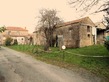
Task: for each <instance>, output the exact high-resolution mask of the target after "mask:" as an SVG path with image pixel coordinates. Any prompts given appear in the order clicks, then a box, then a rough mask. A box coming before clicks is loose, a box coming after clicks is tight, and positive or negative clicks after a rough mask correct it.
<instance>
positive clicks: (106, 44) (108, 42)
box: [104, 40, 109, 51]
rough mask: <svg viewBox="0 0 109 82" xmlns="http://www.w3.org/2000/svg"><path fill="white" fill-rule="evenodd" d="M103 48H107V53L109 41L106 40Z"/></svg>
mask: <svg viewBox="0 0 109 82" xmlns="http://www.w3.org/2000/svg"><path fill="white" fill-rule="evenodd" d="M104 46H105V47H106V48H107V50H108V51H109V40H106V41H105V42H104Z"/></svg>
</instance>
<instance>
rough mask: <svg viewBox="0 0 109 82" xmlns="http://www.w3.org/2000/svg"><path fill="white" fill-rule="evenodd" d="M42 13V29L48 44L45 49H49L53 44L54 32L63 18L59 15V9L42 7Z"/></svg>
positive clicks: (40, 21)
mask: <svg viewBox="0 0 109 82" xmlns="http://www.w3.org/2000/svg"><path fill="white" fill-rule="evenodd" d="M39 13H40V20H39V23H40V26H41V28H40V30H42V31H43V32H44V34H45V38H46V45H45V48H44V50H48V49H49V47H50V46H53V32H54V31H55V29H56V25H57V24H59V23H61V22H62V21H61V19H60V18H59V17H58V16H57V11H56V10H54V9H52V10H49V9H42V10H40V11H39Z"/></svg>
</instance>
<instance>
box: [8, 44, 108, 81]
mask: <svg viewBox="0 0 109 82" xmlns="http://www.w3.org/2000/svg"><path fill="white" fill-rule="evenodd" d="M10 48H12V49H15V50H18V51H22V52H26V53H29V54H32V55H34V56H35V57H36V58H37V59H40V60H43V61H46V62H48V63H52V64H55V65H59V66H62V67H66V68H72V67H73V66H76V67H79V68H84V69H86V70H89V71H91V72H93V73H95V74H97V75H99V76H101V77H105V78H106V79H108V78H109V57H104V58H102V57H97V58H96V57H83V56H78V55H75V54H82V55H86V56H109V52H108V51H107V49H106V48H105V47H104V46H103V45H94V46H89V47H83V48H77V49H66V50H65V51H64V52H63V51H59V49H58V48H51V51H49V52H44V51H43V50H42V49H43V47H41V46H30V45H16V46H10ZM68 52H70V53H68ZM63 53H64V55H65V57H64V58H63ZM108 80H109V79H108Z"/></svg>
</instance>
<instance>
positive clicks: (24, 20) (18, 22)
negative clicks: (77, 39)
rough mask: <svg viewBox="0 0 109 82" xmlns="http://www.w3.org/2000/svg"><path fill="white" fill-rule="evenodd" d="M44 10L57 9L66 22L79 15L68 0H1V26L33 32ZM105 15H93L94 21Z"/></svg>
mask: <svg viewBox="0 0 109 82" xmlns="http://www.w3.org/2000/svg"><path fill="white" fill-rule="evenodd" d="M42 8H49V9H56V10H57V11H59V12H58V14H59V16H60V17H61V18H63V20H64V21H71V20H75V19H78V18H79V17H80V16H79V15H80V14H78V13H77V12H76V11H75V10H74V9H73V8H71V6H70V5H69V4H68V0H0V26H3V25H5V26H18V27H27V29H28V30H29V31H30V32H33V31H34V29H35V26H36V25H37V16H39V10H40V9H42ZM102 16H103V15H102V14H99V15H91V16H90V17H91V18H92V20H94V21H98V20H99V19H101V17H102Z"/></svg>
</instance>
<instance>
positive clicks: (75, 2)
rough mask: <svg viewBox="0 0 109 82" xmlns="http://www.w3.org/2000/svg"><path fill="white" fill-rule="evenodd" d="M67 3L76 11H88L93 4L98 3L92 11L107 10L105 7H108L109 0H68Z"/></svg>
mask: <svg viewBox="0 0 109 82" xmlns="http://www.w3.org/2000/svg"><path fill="white" fill-rule="evenodd" d="M100 2H101V3H100ZM69 4H70V5H72V6H73V7H75V8H76V10H78V11H86V12H88V11H89V10H91V9H92V7H93V6H96V5H98V4H100V6H99V8H98V9H97V10H96V11H95V12H94V13H98V12H102V11H107V9H109V0H70V1H69Z"/></svg>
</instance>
